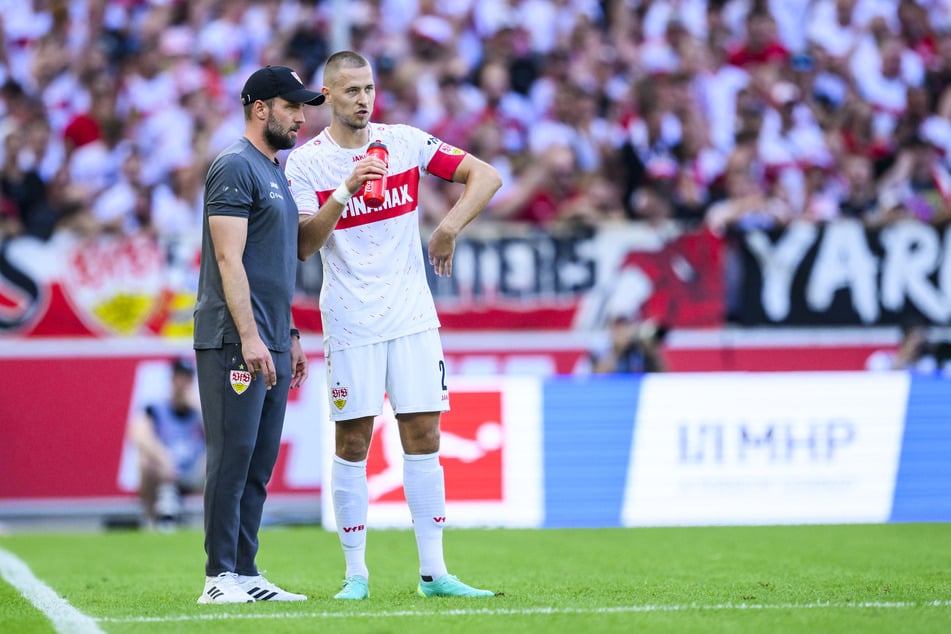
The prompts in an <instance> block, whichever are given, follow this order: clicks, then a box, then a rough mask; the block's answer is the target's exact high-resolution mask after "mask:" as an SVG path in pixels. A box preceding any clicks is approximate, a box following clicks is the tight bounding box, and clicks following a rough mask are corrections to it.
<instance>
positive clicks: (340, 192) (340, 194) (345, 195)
mask: <svg viewBox="0 0 951 634" xmlns="http://www.w3.org/2000/svg"><path fill="white" fill-rule="evenodd" d="M351 196H353V194H351V193H350V190H349V189H348V188H347V181H344V182H342V183H340V187H338V188H337V189H335V190H334V193H332V194H330V197H331V198H333V199H334V200H336V201H337V202H338V203H340V204H341V205H346V204H347V201H349V200H350V197H351Z"/></svg>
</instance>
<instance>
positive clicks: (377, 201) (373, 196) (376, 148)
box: [363, 141, 389, 207]
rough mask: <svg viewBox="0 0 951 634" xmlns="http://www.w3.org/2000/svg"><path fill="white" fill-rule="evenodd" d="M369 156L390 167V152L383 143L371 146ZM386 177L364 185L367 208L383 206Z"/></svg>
mask: <svg viewBox="0 0 951 634" xmlns="http://www.w3.org/2000/svg"><path fill="white" fill-rule="evenodd" d="M367 154H368V155H370V156H375V157H376V158H378V159H380V160H381V161H383V162H384V163H386V164H387V166H389V161H388V158H389V152H388V151H387V149H386V146H385V145H383V142H382V141H374V142H373V143H371V144H370V147H369V148H367ZM385 192H386V176H383V178H380V179H377V180H373V181H367V182H366V183H364V185H363V200H364V201H365V202H366V204H367V207H380V206H382V205H383V200H384V198H385V197H386V193H385Z"/></svg>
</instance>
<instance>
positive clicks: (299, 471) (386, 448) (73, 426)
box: [0, 341, 951, 528]
mask: <svg viewBox="0 0 951 634" xmlns="http://www.w3.org/2000/svg"><path fill="white" fill-rule="evenodd" d="M92 343H95V344H96V345H95V346H90V347H89V348H88V349H86V351H85V353H81V352H80V351H78V350H77V349H75V348H73V349H70V351H69V354H68V356H64V353H63V352H62V349H63V346H62V345H57V344H54V343H50V344H49V346H47V347H45V348H43V347H40V348H34V350H33V354H32V355H31V356H29V357H22V356H16V355H14V354H9V353H7V354H0V371H2V372H3V375H4V376H5V377H6V379H5V387H4V394H3V398H2V399H0V519H4V518H9V517H16V516H22V515H24V514H32V515H34V516H37V517H41V518H42V517H48V518H50V519H54V518H56V517H62V516H63V515H64V514H69V513H70V512H71V510H74V511H75V512H80V511H84V512H87V513H88V512H90V511H91V510H95V509H103V512H106V511H107V510H108V511H109V512H114V511H115V510H116V509H117V508H121V509H126V510H128V509H129V508H134V505H135V493H134V492H135V487H136V485H137V483H136V481H135V478H136V473H135V454H134V450H133V449H132V448H131V447H130V445H129V444H128V443H127V442H125V439H124V432H125V425H126V422H127V421H128V419H129V416H130V414H131V413H132V412H133V411H135V410H136V409H137V408H138V407H140V406H141V404H142V403H144V402H145V401H146V400H148V399H149V398H151V397H153V396H157V395H159V394H160V393H161V390H163V389H165V386H166V385H167V382H166V380H165V378H166V377H165V376H164V374H163V373H165V372H167V371H168V363H167V360H168V357H167V354H168V350H167V349H166V350H164V354H160V353H159V350H158V349H154V350H149V349H148V348H147V347H146V348H141V347H140V348H137V349H134V350H133V349H127V348H123V349H121V350H120V351H117V350H110V346H109V344H107V343H104V342H102V341H100V342H90V344H92ZM311 359H312V367H311V379H310V380H309V381H308V382H307V383H306V384H305V386H304V387H303V388H302V389H300V390H295V391H293V392H292V396H291V400H290V402H289V406H288V413H287V418H286V424H285V431H284V443H283V446H282V450H281V455H280V458H279V460H278V465H277V467H276V469H275V473H274V477H273V479H272V482H271V484H270V486H269V491H270V493H271V496H272V498H271V499H269V502H268V504H269V505H270V504H272V500H273V501H275V502H277V501H288V500H291V501H295V500H296V501H297V502H298V503H299V506H298V510H306V511H307V513H302V514H301V515H307V516H309V517H311V518H322V521H323V523H324V525H325V526H327V527H328V528H330V527H332V522H333V514H332V513H330V512H328V511H329V509H328V508H327V502H328V501H327V499H326V497H327V496H321V495H320V491H321V483H322V482H325V481H327V480H326V479H327V473H326V470H327V469H328V468H329V461H327V460H325V459H323V458H324V457H325V456H324V454H325V453H326V449H325V448H326V447H330V446H332V445H331V444H330V443H329V442H328V437H329V434H331V433H332V431H331V428H330V425H329V424H327V423H326V422H325V421H327V420H328V412H327V407H328V405H327V399H326V398H325V396H324V382H323V368H322V365H321V361H320V359H319V357H317V358H315V355H313V356H312V357H311ZM450 389H451V390H452V397H451V398H452V401H451V404H452V411H451V412H449V413H448V414H447V415H446V416H445V419H444V425H443V440H442V455H443V464H444V466H445V472H446V479H447V490H448V496H449V500H448V502H449V509H448V511H449V522H450V525H455V526H497V527H538V526H545V527H613V526H651V525H711V524H778V523H850V522H861V523H866V522H909V521H915V522H917V521H951V461H948V460H947V456H948V455H951V424H949V420H948V418H949V416H948V414H947V404H948V403H949V402H951V381H948V380H946V379H944V380H942V379H937V378H929V377H918V376H911V375H908V374H906V373H891V372H889V373H863V372H819V373H810V372H792V373H670V374H659V375H647V376H640V377H638V376H627V377H617V376H591V377H567V376H514V375H512V376H492V377H475V376H455V377H454V378H452V379H451V381H450ZM394 431H395V425H394V424H393V414H392V410H390V409H389V407H388V406H387V407H386V410H385V412H384V414H383V415H382V416H381V417H380V418H379V419H378V421H377V425H376V430H375V435H374V439H373V446H372V448H371V455H370V459H369V462H368V474H369V478H370V488H371V499H372V505H371V514H370V522H371V524H373V525H379V526H409V525H410V518H409V516H408V513H407V511H406V506H405V504H404V503H403V497H402V489H401V487H400V482H401V467H400V463H401V454H400V448H399V443H398V441H397V440H395V438H396V437H395V436H394ZM322 497H323V498H324V499H323V501H321V498H322ZM322 503H323V505H324V508H323V511H322V512H320V506H321V504H322ZM315 521H316V520H315Z"/></svg>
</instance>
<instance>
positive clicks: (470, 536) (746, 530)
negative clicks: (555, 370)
mask: <svg viewBox="0 0 951 634" xmlns="http://www.w3.org/2000/svg"><path fill="white" fill-rule="evenodd" d="M445 546H446V559H447V562H448V564H449V569H450V571H451V572H454V573H455V574H457V575H458V576H459V577H460V578H461V579H463V580H464V581H467V582H469V583H471V584H473V585H476V586H480V587H488V588H491V589H493V590H495V591H497V592H499V593H502V594H501V595H500V596H496V597H494V598H491V599H423V598H419V597H417V596H416V595H415V594H414V590H415V587H416V566H417V563H416V554H415V553H416V551H415V543H414V539H413V534H412V533H411V532H409V531H405V530H376V531H373V530H371V531H370V533H369V538H368V554H367V559H368V563H369V566H370V570H371V578H370V591H371V595H370V599H369V600H367V601H362V602H354V603H346V604H344V603H342V602H339V601H334V600H333V599H332V596H333V594H334V593H335V592H336V591H337V590H338V589H339V586H340V582H341V580H342V575H343V557H342V554H341V552H340V548H339V545H338V542H337V536H336V534H334V533H329V532H327V531H324V530H323V529H321V528H318V527H306V526H300V527H267V528H265V529H263V530H262V532H261V549H260V552H259V555H258V563H259V566H260V567H261V568H262V569H266V571H267V575H268V577H269V578H270V579H271V580H272V581H274V582H276V583H278V584H280V585H283V586H285V587H287V588H288V589H290V590H293V591H295V592H303V593H305V594H307V595H308V597H310V600H309V601H306V602H301V603H254V604H247V605H234V606H215V605H197V604H196V603H195V600H196V599H197V597H198V594H199V593H200V592H201V589H202V583H203V580H204V578H203V574H204V573H203V563H204V553H203V550H202V535H201V533H200V531H196V530H184V531H180V532H177V533H173V534H161V533H146V532H132V531H130V532H122V531H116V532H104V533H56V532H43V533H33V534H12V535H6V536H2V537H0V555H3V554H4V551H6V555H7V556H6V558H5V561H7V564H9V561H10V560H11V559H13V560H14V561H15V560H16V559H19V560H20V561H22V562H24V563H25V564H26V565H27V566H28V567H29V570H30V571H32V575H33V576H35V578H37V579H39V580H40V581H42V582H43V583H44V584H46V585H47V586H49V587H50V588H52V590H53V591H55V593H56V594H58V595H59V596H60V597H62V598H63V599H65V600H66V601H68V603H69V605H70V606H72V608H74V609H75V610H78V612H79V613H81V615H84V616H85V617H88V619H89V621H88V623H91V624H92V627H93V629H96V628H98V629H99V630H101V631H103V632H110V633H112V632H128V633H132V632H135V633H139V632H156V633H160V632H161V633H164V632H202V634H211V633H214V632H228V633H229V634H232V633H236V632H255V633H259V632H262V631H264V632H292V633H294V632H334V633H335V634H336V633H341V634H345V633H350V632H358V633H362V632H373V633H380V632H394V633H398V632H411V631H412V632H440V633H441V634H443V633H446V634H451V633H460V634H462V633H466V634H468V633H473V634H475V633H478V634H482V633H485V632H492V633H494V634H510V633H518V632H544V633H545V634H555V633H560V632H572V633H575V632H577V633H586V632H639V633H640V632H675V633H687V632H698V633H700V632H702V633H704V634H711V633H718V632H723V633H730V634H738V633H746V632H749V633H754V632H755V633H769V634H775V633H782V632H808V633H810V634H820V633H825V632H842V633H852V632H859V633H863V634H867V633H875V632H881V633H887V634H895V633H902V634H915V633H919V632H927V633H939V632H940V633H944V632H951V524H886V525H843V526H773V527H703V528H630V529H604V530H588V529H573V530H503V529H497V530H462V529H455V530H454V529H448V530H447V532H446V535H445ZM11 554H12V555H13V556H14V557H11V556H10V555H11ZM7 568H9V565H7ZM4 576H5V577H7V579H6V580H3V581H0V631H3V632H10V633H17V634H21V633H27V634H29V633H33V632H55V631H57V629H56V628H55V627H54V624H55V623H57V621H56V619H55V618H51V617H49V616H48V615H45V614H43V613H42V612H41V611H40V610H38V609H37V608H36V607H34V605H33V604H32V603H31V602H30V601H29V600H27V598H25V597H24V596H23V595H22V594H21V592H20V590H18V589H17V588H16V587H14V586H13V585H11V581H10V579H9V577H11V574H9V570H4ZM54 617H55V615H54ZM60 623H62V622H60ZM69 629H70V628H69V626H68V625H67V626H65V627H64V626H63V625H62V624H60V627H59V631H61V632H66V631H68V630H69Z"/></svg>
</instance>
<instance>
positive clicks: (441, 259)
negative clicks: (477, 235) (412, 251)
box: [429, 227, 456, 277]
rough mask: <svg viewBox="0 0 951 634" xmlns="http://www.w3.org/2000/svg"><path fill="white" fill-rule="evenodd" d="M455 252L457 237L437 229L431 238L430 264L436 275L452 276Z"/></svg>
mask: <svg viewBox="0 0 951 634" xmlns="http://www.w3.org/2000/svg"><path fill="white" fill-rule="evenodd" d="M455 250H456V238H455V236H453V235H452V234H450V233H448V232H446V231H442V230H440V228H439V227H436V230H435V231H433V235H432V236H430V238H429V263H430V264H432V265H433V269H434V270H435V271H436V275H439V276H443V275H445V276H447V277H448V276H449V275H452V254H453V253H454V252H455Z"/></svg>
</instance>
